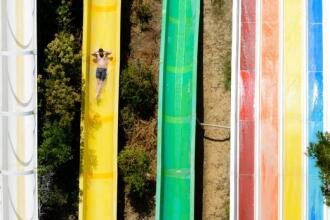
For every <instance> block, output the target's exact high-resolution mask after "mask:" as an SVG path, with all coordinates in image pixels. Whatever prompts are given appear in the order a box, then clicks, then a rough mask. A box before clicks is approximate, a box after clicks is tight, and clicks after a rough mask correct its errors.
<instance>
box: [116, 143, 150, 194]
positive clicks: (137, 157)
mask: <svg viewBox="0 0 330 220" xmlns="http://www.w3.org/2000/svg"><path fill="white" fill-rule="evenodd" d="M118 166H119V170H120V172H121V174H122V175H123V177H124V182H125V183H126V185H127V190H128V193H129V194H131V195H135V196H137V197H142V196H143V195H144V194H145V193H146V191H147V188H148V177H147V176H148V173H149V172H150V169H151V167H150V159H149V157H148V155H147V154H146V152H145V150H144V149H142V148H139V147H138V146H129V147H128V146H126V147H125V149H124V150H123V151H121V152H120V154H119V157H118Z"/></svg>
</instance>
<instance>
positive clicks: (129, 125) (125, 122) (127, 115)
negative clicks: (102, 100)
mask: <svg viewBox="0 0 330 220" xmlns="http://www.w3.org/2000/svg"><path fill="white" fill-rule="evenodd" d="M137 120H138V119H137V116H136V115H135V114H134V112H133V111H132V109H131V108H130V107H128V106H126V107H124V108H122V109H121V110H120V114H119V126H120V127H121V128H122V129H123V130H124V132H125V136H126V138H130V137H131V135H132V133H133V128H134V124H135V123H136V121H137Z"/></svg>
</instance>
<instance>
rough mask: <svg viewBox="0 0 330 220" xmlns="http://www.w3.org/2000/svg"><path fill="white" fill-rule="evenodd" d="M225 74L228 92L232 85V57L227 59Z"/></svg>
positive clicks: (224, 68) (229, 56)
mask: <svg viewBox="0 0 330 220" xmlns="http://www.w3.org/2000/svg"><path fill="white" fill-rule="evenodd" d="M223 73H224V76H225V82H224V83H225V89H226V91H229V90H230V84H231V55H230V53H229V55H228V56H227V57H226V61H225V64H224V67H223Z"/></svg>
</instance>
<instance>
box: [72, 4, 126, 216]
mask: <svg viewBox="0 0 330 220" xmlns="http://www.w3.org/2000/svg"><path fill="white" fill-rule="evenodd" d="M120 13H121V1H120V0H84V27H83V28H84V30H83V50H82V55H83V57H82V59H83V65H82V74H83V84H84V85H83V91H84V94H83V95H84V99H83V100H84V103H83V111H84V112H83V122H82V125H83V133H82V140H83V147H82V151H81V152H82V154H83V161H82V169H81V174H80V189H81V190H82V196H81V199H82V201H81V202H80V206H79V219H80V220H85V219H86V220H87V219H88V220H89V219H104V220H106V219H109V220H110V219H111V220H113V219H117V136H118V135H117V133H118V129H117V127H118V88H119V86H118V85H119V67H120V59H119V58H120ZM99 48H103V49H104V50H107V51H112V53H113V54H112V56H111V60H110V62H109V64H108V76H107V79H106V80H105V82H104V85H103V88H102V91H101V96H100V99H99V101H97V100H96V77H95V71H96V63H95V62H94V61H93V57H92V56H91V53H92V52H94V51H96V50H98V49H99Z"/></svg>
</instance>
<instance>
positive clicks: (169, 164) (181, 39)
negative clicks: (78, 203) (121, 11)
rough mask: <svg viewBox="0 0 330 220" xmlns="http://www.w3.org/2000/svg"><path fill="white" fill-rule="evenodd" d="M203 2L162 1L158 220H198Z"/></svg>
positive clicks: (190, 0) (187, 0)
mask: <svg viewBox="0 0 330 220" xmlns="http://www.w3.org/2000/svg"><path fill="white" fill-rule="evenodd" d="M199 13H200V2H199V0H180V1H177V0H164V1H163V21H162V39H161V60H160V76H159V77H160V78H159V80H160V81H159V109H158V158H157V162H158V165H157V166H158V167H157V174H158V176H157V202H156V206H157V207H156V219H172V220H176V219H177V220H184V219H193V218H194V190H195V189H194V185H195V184H194V181H195V178H194V175H195V170H194V169H195V122H196V78H197V50H198V30H199Z"/></svg>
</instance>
